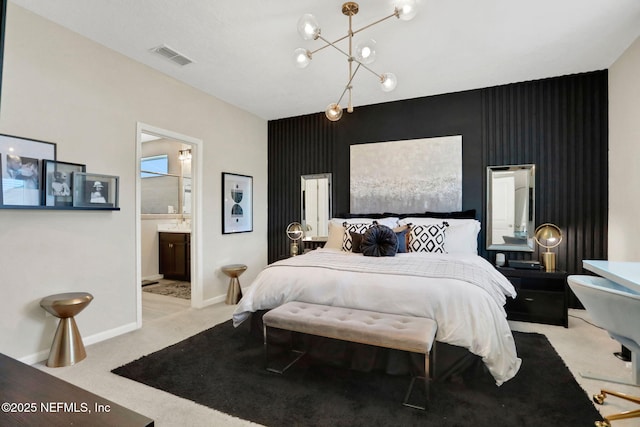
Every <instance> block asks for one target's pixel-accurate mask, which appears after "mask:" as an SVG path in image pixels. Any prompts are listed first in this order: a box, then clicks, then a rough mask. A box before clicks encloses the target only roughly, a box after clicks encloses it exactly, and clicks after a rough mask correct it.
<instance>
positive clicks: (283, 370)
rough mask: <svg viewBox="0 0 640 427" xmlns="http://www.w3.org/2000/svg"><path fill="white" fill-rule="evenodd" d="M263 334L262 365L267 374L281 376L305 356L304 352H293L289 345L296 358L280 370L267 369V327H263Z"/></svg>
mask: <svg viewBox="0 0 640 427" xmlns="http://www.w3.org/2000/svg"><path fill="white" fill-rule="evenodd" d="M263 334H264V365H265V368H266V370H267V371H269V372H275V373H276V374H283V373H284V372H285V371H286V370H287V369H289V368H290V367H291V366H293V364H295V363H296V362H297V361H298V360H300V358H301V357H302V356H304V355H305V354H306V352H305V351H300V350H295V349H294V348H293V344H292V343H290V344H291V346H292V348H291V352H292V353H295V354H296V355H297V356H296V357H295V358H294V359H293V360H292V361H291V362H289V363H288V364H287V365H286V366H285V367H284V368H282V369H276V368H270V367H269V340H268V338H267V325H263Z"/></svg>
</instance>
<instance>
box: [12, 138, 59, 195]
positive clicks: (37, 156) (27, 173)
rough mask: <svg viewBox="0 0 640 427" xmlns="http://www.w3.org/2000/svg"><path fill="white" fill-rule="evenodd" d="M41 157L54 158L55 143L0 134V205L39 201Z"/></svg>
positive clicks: (45, 158) (44, 158)
mask: <svg viewBox="0 0 640 427" xmlns="http://www.w3.org/2000/svg"><path fill="white" fill-rule="evenodd" d="M43 160H56V144H55V143H53V142H46V141H39V140H36V139H29V138H23V137H20V136H13V135H5V134H0V173H1V176H2V180H1V181H0V207H2V206H4V207H14V206H40V205H41V203H42V195H41V188H42V179H41V175H42V167H41V164H42V161H43Z"/></svg>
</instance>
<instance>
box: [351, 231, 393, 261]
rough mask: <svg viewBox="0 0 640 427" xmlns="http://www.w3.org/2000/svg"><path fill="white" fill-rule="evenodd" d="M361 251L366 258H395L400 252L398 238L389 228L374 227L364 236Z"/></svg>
mask: <svg viewBox="0 0 640 427" xmlns="http://www.w3.org/2000/svg"><path fill="white" fill-rule="evenodd" d="M360 250H361V251H362V254H363V255H364V256H375V257H380V256H395V255H396V253H397V252H398V238H397V237H396V233H394V232H393V230H392V229H390V228H389V227H386V226H384V225H374V226H373V227H371V228H369V229H368V230H367V231H366V232H365V233H364V236H362V242H361V243H360Z"/></svg>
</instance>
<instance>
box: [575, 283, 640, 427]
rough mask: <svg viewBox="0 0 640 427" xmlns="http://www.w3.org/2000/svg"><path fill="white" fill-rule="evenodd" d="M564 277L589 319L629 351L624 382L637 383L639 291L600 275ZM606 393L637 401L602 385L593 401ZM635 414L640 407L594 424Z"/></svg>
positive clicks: (638, 400)
mask: <svg viewBox="0 0 640 427" xmlns="http://www.w3.org/2000/svg"><path fill="white" fill-rule="evenodd" d="M567 281H568V283H569V286H570V287H571V289H572V290H573V292H574V293H575V294H576V296H577V297H578V299H579V300H580V302H581V303H582V305H584V307H585V308H586V309H587V311H588V312H589V315H590V316H591V318H592V320H593V322H594V323H595V324H597V325H598V326H600V327H602V328H604V329H605V330H607V331H608V332H609V335H611V337H612V338H614V339H615V340H617V341H619V342H620V343H622V344H623V345H624V346H625V347H627V348H628V349H629V350H630V351H631V364H632V377H631V381H630V382H627V383H630V384H633V385H640V360H639V359H640V293H639V292H636V291H635V290H633V289H630V288H627V287H625V286H622V285H620V284H618V283H616V282H613V281H611V280H608V279H605V278H603V277H596V276H582V275H573V276H569V277H568V278H567ZM614 381H615V382H623V381H620V380H614ZM607 394H610V395H612V396H617V397H620V398H622V399H625V400H629V401H632V402H635V403H640V398H639V397H634V396H629V395H627V394H624V393H619V392H616V391H611V390H606V389H603V390H601V392H600V394H597V395H595V396H593V400H594V402H596V403H598V404H602V403H603V402H604V399H605V397H606V395H607ZM635 417H640V410H635V411H627V412H624V413H620V414H613V415H608V416H606V417H605V420H604V421H598V422H596V426H599V427H608V426H610V425H611V424H610V422H611V421H613V420H619V419H624V418H635Z"/></svg>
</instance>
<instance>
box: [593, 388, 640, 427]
mask: <svg viewBox="0 0 640 427" xmlns="http://www.w3.org/2000/svg"><path fill="white" fill-rule="evenodd" d="M607 394H610V395H611V396H616V397H619V398H620V399H624V400H628V401H630V402H634V403H639V404H640V397H636V396H631V395H629V394H626V393H620V392H618V391H611V390H606V389H602V390H600V394H594V395H593V401H594V402H595V403H597V404H598V405H602V404H603V403H604V399H605V398H606V397H607ZM628 418H640V409H636V410H635V411H625V412H620V413H618V414H612V415H607V416H606V417H604V420H602V421H596V422H595V426H596V427H611V421H614V420H625V419H628Z"/></svg>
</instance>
